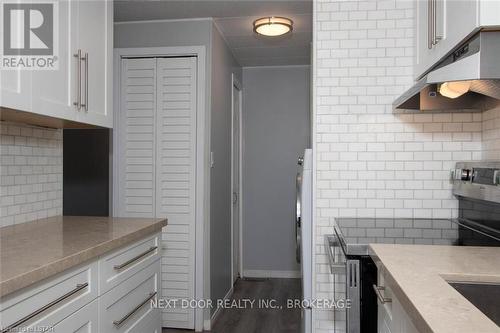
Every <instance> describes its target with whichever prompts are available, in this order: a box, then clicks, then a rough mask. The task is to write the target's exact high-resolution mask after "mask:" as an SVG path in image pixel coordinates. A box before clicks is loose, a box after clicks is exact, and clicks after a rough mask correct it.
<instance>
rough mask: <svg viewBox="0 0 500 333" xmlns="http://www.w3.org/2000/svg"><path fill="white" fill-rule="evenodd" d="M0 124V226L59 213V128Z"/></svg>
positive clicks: (60, 195)
mask: <svg viewBox="0 0 500 333" xmlns="http://www.w3.org/2000/svg"><path fill="white" fill-rule="evenodd" d="M0 126H1V127H0V185H1V186H0V226H2V227H3V226H7V225H12V224H17V223H23V222H28V221H32V220H35V219H39V218H45V217H50V216H55V215H61V214H62V182H63V167H62V157H63V139H62V130H61V129H49V128H43V127H34V126H28V125H23V124H17V123H4V122H2V123H1V125H0Z"/></svg>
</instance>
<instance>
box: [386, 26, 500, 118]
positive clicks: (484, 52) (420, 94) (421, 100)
mask: <svg viewBox="0 0 500 333" xmlns="http://www.w3.org/2000/svg"><path fill="white" fill-rule="evenodd" d="M446 96H452V97H454V98H451V97H446ZM499 105H500V31H481V32H479V33H477V34H476V35H475V36H474V37H472V38H471V39H469V40H468V41H467V42H466V43H465V44H462V45H460V46H459V47H458V48H456V49H455V50H454V51H453V52H452V53H451V54H450V55H449V56H448V57H446V58H445V59H444V60H442V61H441V62H440V63H438V64H437V65H436V66H434V68H433V69H432V70H431V71H430V72H428V73H427V74H426V75H425V76H424V77H423V78H421V79H420V80H419V81H417V82H416V84H415V85H414V86H413V87H411V88H410V89H409V90H407V91H406V92H405V93H404V94H403V95H401V96H400V97H399V98H398V99H396V101H394V103H393V107H394V109H395V110H403V111H417V110H420V111H434V112H439V111H441V112H451V111H484V110H488V109H492V108H495V107H497V106H499Z"/></svg>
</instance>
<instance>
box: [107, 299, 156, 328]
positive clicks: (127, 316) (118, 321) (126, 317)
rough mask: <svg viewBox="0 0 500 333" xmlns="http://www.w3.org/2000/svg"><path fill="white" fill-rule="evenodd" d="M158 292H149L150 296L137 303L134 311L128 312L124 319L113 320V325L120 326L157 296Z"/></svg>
mask: <svg viewBox="0 0 500 333" xmlns="http://www.w3.org/2000/svg"><path fill="white" fill-rule="evenodd" d="M156 294H157V292H156V291H155V292H153V293H149V296H148V297H147V298H146V299H145V300H144V301H142V302H141V304H139V305H137V306H136V307H135V308H134V309H133V310H132V311H130V312H129V313H127V314H126V315H125V316H124V317H123V318H122V319H120V320H115V321H113V325H115V326H117V327H119V326H121V325H122V324H123V323H124V322H125V321H126V320H127V319H129V318H130V317H132V316H133V315H134V314H135V313H136V312H137V311H139V309H140V308H142V307H143V306H144V305H146V303H147V302H149V301H150V300H151V299H152V298H153V297H155V296H156Z"/></svg>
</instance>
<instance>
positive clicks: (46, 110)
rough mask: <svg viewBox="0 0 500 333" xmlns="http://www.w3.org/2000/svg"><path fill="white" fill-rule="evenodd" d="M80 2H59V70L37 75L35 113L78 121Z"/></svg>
mask: <svg viewBox="0 0 500 333" xmlns="http://www.w3.org/2000/svg"><path fill="white" fill-rule="evenodd" d="M77 4H78V2H77V1H76V0H72V1H64V0H61V1H58V5H59V16H58V17H59V29H58V30H59V31H58V34H59V52H58V64H59V68H58V69H57V70H34V71H33V109H32V112H34V113H38V114H42V115H47V116H51V117H56V118H61V119H67V120H76V118H77V109H76V106H74V105H73V103H74V102H75V101H76V95H77V91H76V83H77V77H76V72H77V63H78V60H77V58H76V57H74V54H75V53H76V52H77V41H76V31H75V29H74V28H73V27H74V26H75V25H76V21H77V17H76V15H77Z"/></svg>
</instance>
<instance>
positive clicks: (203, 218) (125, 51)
mask: <svg viewBox="0 0 500 333" xmlns="http://www.w3.org/2000/svg"><path fill="white" fill-rule="evenodd" d="M181 56H195V57H197V64H196V65H197V91H196V93H197V97H196V180H195V182H196V189H195V193H196V194H195V198H196V199H195V201H196V203H195V277H194V298H195V299H206V298H209V293H210V290H205V289H207V288H205V285H204V283H205V282H206V279H207V277H208V278H209V276H210V271H209V270H208V272H207V267H209V263H208V262H207V258H209V257H206V253H205V252H206V251H205V250H206V249H205V246H206V245H207V244H208V239H209V238H207V237H210V234H209V230H210V228H209V223H210V220H209V217H210V204H209V203H210V164H209V163H208V161H209V158H208V156H209V155H208V152H209V147H210V127H209V126H210V114H209V113H208V114H206V112H205V110H209V108H208V101H207V99H206V91H207V90H208V89H207V87H206V81H205V78H206V47H205V46H204V45H199V46H180V47H137V48H115V49H114V55H113V58H114V59H113V71H114V74H113V82H114V84H113V128H114V130H113V144H112V149H113V151H114V152H118V143H117V141H118V140H117V137H118V128H119V127H118V124H119V115H120V102H121V96H120V91H121V89H120V84H119V82H121V59H122V58H132V57H181ZM117 163H119V161H118V159H117V156H116V154H113V157H112V165H117ZM114 170H115V168H114V167H113V168H112V171H114ZM110 181H112V182H113V183H112V187H111V188H112V189H113V188H114V189H118V190H119V175H118V173H117V172H112V175H111V177H110ZM110 193H111V195H110V196H112V198H113V199H112V203H113V207H111V209H110V211H111V212H112V213H113V216H116V215H117V212H118V202H117V196H114V195H113V191H112V190H111V191H110ZM205 293H207V294H205ZM207 295H208V297H207ZM203 323H204V309H202V308H196V309H195V310H194V328H195V331H196V332H201V331H202V330H203Z"/></svg>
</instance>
